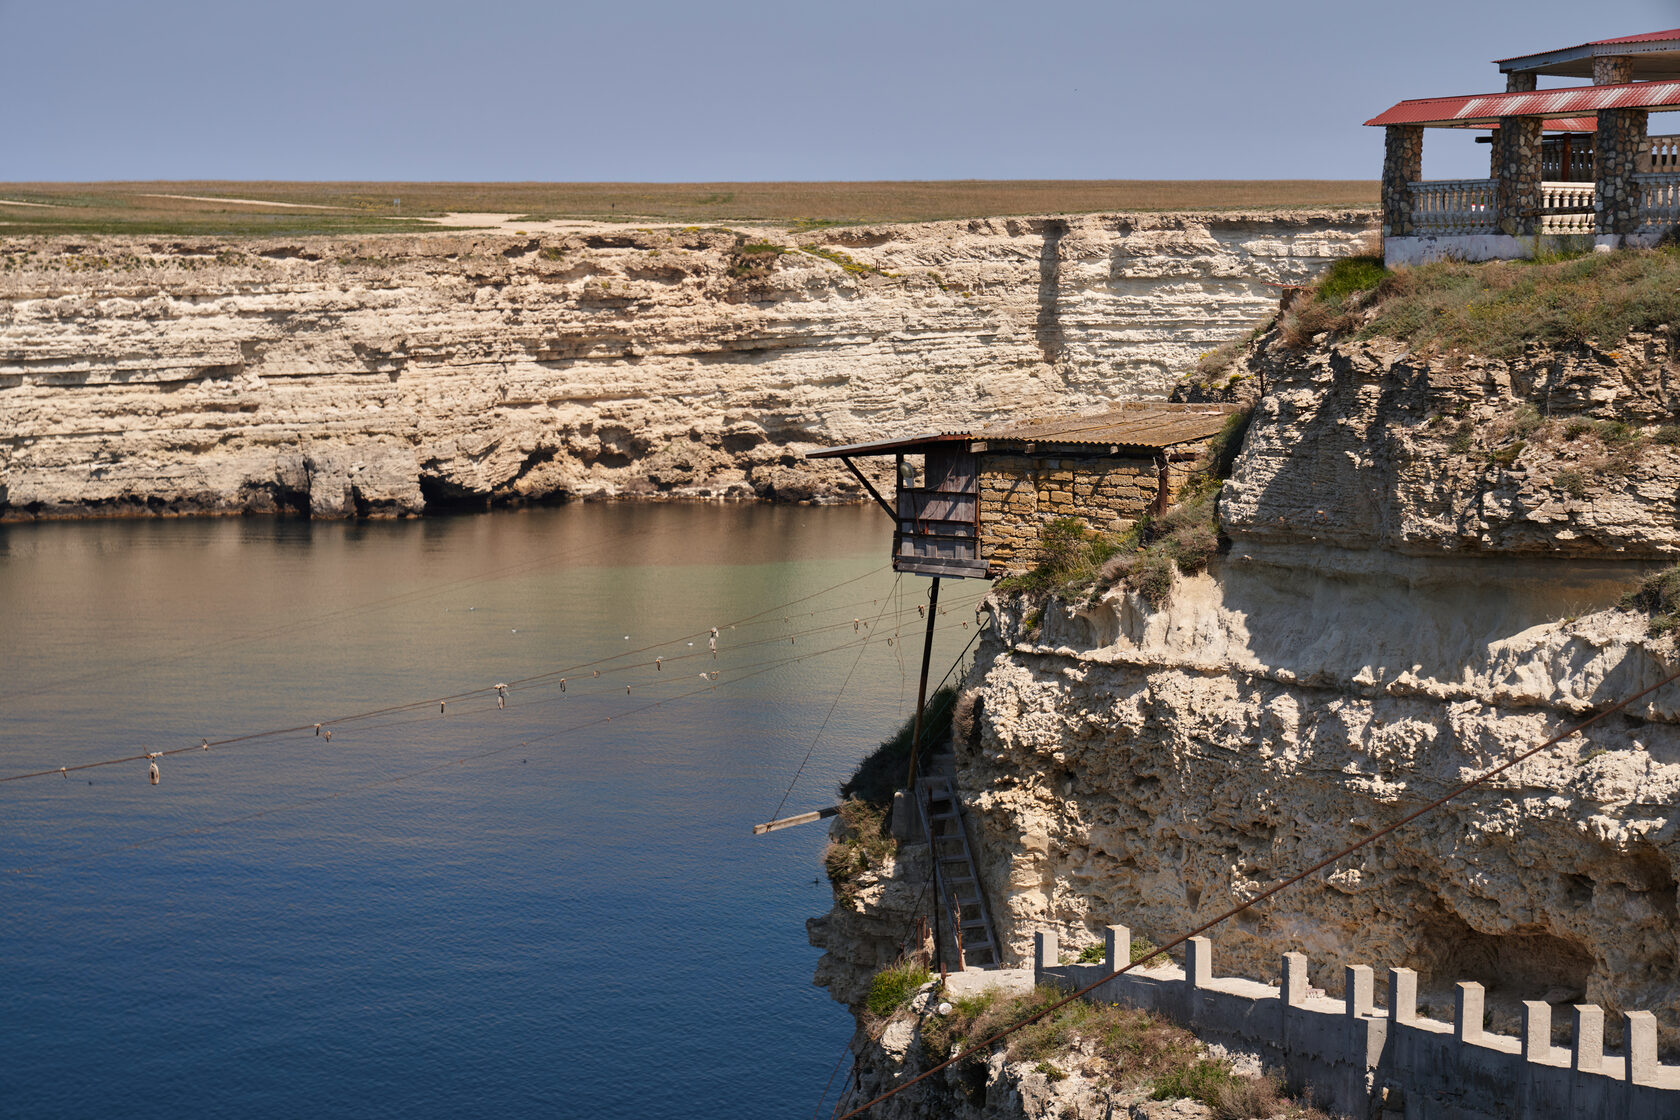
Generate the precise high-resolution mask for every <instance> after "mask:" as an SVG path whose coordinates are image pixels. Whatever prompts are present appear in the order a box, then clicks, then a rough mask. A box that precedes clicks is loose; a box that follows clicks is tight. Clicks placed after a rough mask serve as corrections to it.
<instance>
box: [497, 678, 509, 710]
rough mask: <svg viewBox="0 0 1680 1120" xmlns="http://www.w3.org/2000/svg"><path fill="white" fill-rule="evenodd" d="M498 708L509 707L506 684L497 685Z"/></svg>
mask: <svg viewBox="0 0 1680 1120" xmlns="http://www.w3.org/2000/svg"><path fill="white" fill-rule="evenodd" d="M496 707H498V708H505V707H507V685H505V684H497V685H496Z"/></svg>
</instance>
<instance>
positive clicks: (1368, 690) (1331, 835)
mask: <svg viewBox="0 0 1680 1120" xmlns="http://www.w3.org/2000/svg"><path fill="white" fill-rule="evenodd" d="M1671 355H1672V351H1671V349H1670V342H1669V340H1668V339H1666V338H1665V337H1652V338H1639V337H1636V338H1633V339H1629V340H1627V341H1626V342H1625V343H1623V344H1622V345H1621V346H1620V347H1618V348H1616V349H1599V348H1596V347H1592V346H1581V347H1577V348H1573V349H1569V350H1566V351H1540V350H1536V351H1534V352H1533V353H1531V354H1530V355H1529V356H1528V358H1527V359H1525V360H1521V361H1513V362H1509V363H1494V362H1484V361H1480V360H1477V359H1473V358H1463V357H1458V358H1449V359H1427V358H1423V357H1419V356H1416V355H1412V354H1410V353H1408V352H1406V351H1404V350H1403V349H1401V348H1399V347H1398V346H1394V345H1391V344H1387V343H1383V342H1380V341H1375V340H1373V341H1369V342H1355V343H1347V344H1337V345H1333V346H1332V345H1328V344H1321V345H1319V346H1317V347H1315V348H1313V349H1311V350H1309V351H1308V352H1307V353H1305V354H1291V353H1288V352H1285V351H1283V350H1281V349H1279V348H1278V347H1276V346H1275V345H1270V344H1263V345H1262V346H1261V348H1260V349H1259V351H1257V352H1256V353H1255V354H1254V355H1253V356H1252V357H1251V358H1250V360H1249V361H1248V363H1247V364H1246V365H1245V366H1244V367H1243V369H1244V371H1245V373H1246V375H1248V378H1247V379H1248V382H1249V383H1252V384H1254V385H1256V386H1258V385H1261V384H1263V385H1264V393H1263V394H1262V395H1261V396H1260V398H1259V400H1258V405H1257V408H1256V411H1255V416H1254V421H1253V426H1252V428H1251V429H1250V432H1249V435H1248V439H1247V443H1246V446H1245V449H1244V451H1243V453H1242V455H1241V457H1240V458H1239V459H1238V462H1237V465H1236V470H1235V474H1234V476H1233V477H1232V479H1231V480H1230V481H1229V482H1228V483H1227V484H1226V487H1225V491H1224V494H1223V495H1222V497H1221V499H1220V507H1219V508H1220V515H1221V521H1222V524H1223V527H1224V530H1225V532H1226V533H1227V534H1228V535H1229V538H1230V550H1229V552H1228V554H1227V555H1226V556H1225V557H1224V558H1223V559H1222V560H1221V561H1219V562H1218V563H1216V565H1215V567H1214V569H1213V570H1212V571H1211V572H1210V573H1208V574H1204V575H1200V576H1196V577H1190V578H1186V577H1183V576H1180V577H1178V579H1177V582H1176V586H1175V588H1174V591H1173V594H1172V597H1171V598H1170V600H1169V601H1168V602H1167V603H1166V604H1165V605H1163V606H1162V607H1160V608H1156V607H1152V606H1151V605H1150V604H1148V603H1147V602H1145V601H1143V600H1142V599H1140V598H1139V597H1138V596H1136V595H1134V594H1132V593H1130V592H1128V591H1126V590H1125V589H1124V588H1123V587H1120V588H1112V589H1109V590H1107V591H1104V592H1103V593H1101V594H1099V595H1097V596H1095V597H1094V598H1091V599H1087V598H1086V597H1085V596H1083V595H1081V596H1080V597H1079V598H1078V600H1077V601H1076V602H1072V603H1068V602H1062V601H1058V600H1052V601H1051V602H1050V603H1049V604H1048V605H1046V606H1044V607H1042V608H1039V607H1038V606H1036V605H1034V604H1030V603H1026V602H1022V601H1017V600H1011V599H1008V598H1002V599H999V600H997V601H996V603H995V612H996V614H997V616H998V620H999V625H998V627H997V629H996V630H995V631H994V632H993V633H992V634H989V635H988V636H987V638H986V639H985V642H986V645H985V646H984V648H983V649H982V652H981V655H980V658H979V662H978V665H977V668H976V669H975V671H974V673H973V675H972V676H971V677H970V680H969V682H968V688H969V691H968V693H967V697H966V705H967V708H966V710H964V711H960V712H959V717H960V718H959V720H958V726H959V728H969V729H971V730H970V731H969V732H968V733H967V734H966V735H964V736H960V738H959V742H958V744H957V751H958V753H957V778H958V784H959V786H960V789H961V792H962V798H963V801H964V804H965V813H966V816H967V819H968V821H969V826H970V829H971V840H972V841H973V842H974V843H975V846H976V847H977V849H978V858H979V859H980V861H981V863H982V865H983V869H984V870H983V875H984V877H985V879H986V889H987V895H988V899H989V900H990V901H991V904H992V911H993V914H994V917H995V920H996V921H997V923H998V925H999V932H1000V934H1001V936H1002V939H1003V940H1004V941H1005V942H1006V943H1007V945H1008V946H1009V949H1010V952H1011V955H1012V957H1013V959H1014V960H1016V961H1020V960H1024V959H1027V956H1028V954H1029V953H1030V949H1031V935H1032V932H1033V931H1034V930H1036V929H1046V928H1047V929H1053V930H1056V931H1058V932H1059V933H1060V935H1061V936H1062V939H1063V941H1064V943H1071V944H1073V945H1075V946H1077V945H1081V944H1089V943H1092V942H1095V941H1098V940H1100V936H1101V934H1100V931H1101V929H1102V928H1103V926H1105V925H1106V924H1108V923H1110V922H1120V923H1124V924H1126V925H1129V926H1131V927H1132V928H1133V929H1135V930H1137V931H1138V932H1139V933H1140V934H1142V935H1143V936H1146V937H1148V938H1150V939H1152V940H1154V941H1156V942H1164V941H1165V940H1167V939H1170V938H1173V937H1176V936H1178V935H1179V934H1181V933H1183V932H1185V931H1187V930H1189V929H1191V928H1193V927H1195V926H1196V925H1198V924H1200V923H1201V922H1204V921H1207V920H1209V919H1211V918H1213V917H1214V916H1216V915H1218V914H1221V913H1223V912H1224V911H1225V910H1227V909H1229V908H1231V907H1232V906H1234V905H1236V904H1238V903H1240V902H1243V901H1246V900H1248V899H1251V898H1253V897H1255V896H1256V895H1257V894H1258V893H1259V892H1261V891H1262V890H1264V889H1265V888H1266V887H1268V886H1270V885H1271V884H1273V883H1274V882H1277V881H1278V880H1281V879H1283V878H1285V877H1287V876H1288V875H1290V874H1292V873H1293V872H1295V871H1297V870H1299V869H1301V868H1304V867H1306V866H1309V865H1310V864H1312V863H1314V862H1316V861H1317V860H1319V859H1321V858H1323V857H1324V856H1326V855H1329V854H1330V853H1332V852H1335V851H1337V850H1338V849H1340V848H1341V847H1343V846H1344V845H1346V844H1348V843H1351V842H1352V841H1354V840H1356V839H1358V838H1360V837H1362V836H1365V835H1368V834H1370V833H1372V832H1374V831H1376V830H1378V829H1380V828H1382V827H1384V826H1385V825H1387V824H1389V823H1391V822H1394V821H1396V820H1398V819H1399V818H1400V817H1402V816H1404V815H1406V814H1408V813H1409V812H1411V811H1413V810H1415V809H1417V808H1419V807H1420V806H1422V805H1424V804H1426V803H1427V802H1429V801H1431V800H1433V799H1435V798H1437V797H1439V796H1440V795H1442V794H1444V793H1446V792H1447V791H1449V790H1451V789H1453V788H1454V787H1456V786H1457V785H1459V784H1460V783H1461V782H1464V781H1466V780H1467V779H1469V778H1471V777H1473V776H1476V775H1478V774H1481V773H1484V772H1486V771H1488V770H1491V769H1492V768H1494V767H1496V766H1498V765H1500V764H1501V763H1503V762H1505V761H1507V760H1509V759H1510V758H1511V757H1512V756H1513V755H1514V754H1515V753H1517V752H1519V751H1521V750H1523V749H1525V748H1527V747H1528V746H1531V745H1533V744H1536V743H1539V742H1542V741H1544V740H1545V739H1547V738H1548V737H1550V736H1553V735H1555V734H1558V733H1560V732H1563V731H1566V730H1568V729H1569V728H1570V727H1572V726H1574V725H1575V724H1576V723H1579V722H1580V721H1582V720H1584V719H1586V718H1587V717H1588V716H1591V715H1594V714H1596V713H1600V712H1603V711H1604V710H1605V709H1607V708H1609V707H1610V706H1611V705H1613V704H1614V703H1616V702H1618V701H1621V700H1622V699H1624V698H1626V697H1629V696H1631V695H1633V694H1634V693H1637V692H1639V691H1640V690H1642V689H1645V688H1647V687H1648V686H1651V685H1653V684H1657V683H1658V682H1660V681H1663V680H1665V679H1666V678H1668V677H1669V676H1670V675H1671V674H1674V673H1675V672H1676V671H1680V654H1677V652H1676V645H1675V641H1674V639H1673V638H1672V637H1671V636H1652V635H1651V634H1650V633H1649V632H1648V628H1647V627H1648V620H1647V619H1646V618H1645V617H1644V616H1643V615H1638V614H1632V613H1627V612H1624V611H1622V610H1619V609H1615V604H1616V602H1617V600H1618V599H1619V598H1620V596H1621V595H1622V593H1623V592H1625V591H1626V590H1627V589H1628V588H1629V587H1630V586H1631V585H1633V584H1634V583H1635V582H1637V580H1638V579H1639V578H1640V577H1641V576H1642V575H1643V574H1644V573H1646V572H1649V571H1650V570H1652V569H1653V567H1655V566H1657V565H1659V564H1661V563H1667V562H1670V561H1671V560H1672V558H1673V557H1674V555H1675V554H1676V552H1680V537H1677V536H1676V532H1677V530H1676V526H1677V525H1680V491H1677V480H1680V456H1677V455H1676V453H1675V450H1674V442H1673V441H1672V439H1671V438H1670V437H1671V436H1672V435H1673V434H1674V432H1675V431H1676V429H1674V428H1672V427H1670V426H1668V424H1667V422H1668V421H1669V420H1671V419H1672V417H1673V412H1672V410H1671V397H1670V393H1671V392H1672V388H1671V387H1672V385H1673V362H1672V357H1671ZM1677 804H1680V686H1677V685H1674V684H1669V685H1665V686H1663V687H1662V688H1660V689H1658V690H1657V691H1655V692H1652V693H1651V694H1650V695H1647V696H1645V697H1643V698H1641V699H1639V700H1637V701H1635V702H1634V703H1633V704H1632V705H1631V706H1629V707H1627V708H1626V709H1625V710H1623V711H1620V712H1616V713H1614V714H1610V715H1608V716H1606V717H1604V718H1603V719H1601V720H1599V721H1598V722H1597V723H1595V724H1594V725H1593V726H1591V727H1590V728H1588V729H1587V730H1586V731H1584V732H1583V733H1581V734H1578V735H1575V736H1572V737H1570V738H1568V739H1566V740H1564V741H1563V742H1561V743H1559V744H1558V745H1557V746H1555V747H1553V748H1551V749H1549V750H1547V751H1545V752H1543V753H1541V754H1539V755H1537V756H1535V757H1534V758H1532V759H1530V760H1528V761H1525V762H1523V763H1521V764H1519V765H1517V766H1515V767H1513V768H1511V769H1509V770H1506V771H1505V772H1503V773H1502V774H1500V775H1498V776H1497V777H1496V778H1494V779H1493V780H1491V781H1489V782H1487V783H1486V784H1484V785H1481V786H1479V787H1477V788H1476V789H1474V790H1472V791H1470V792H1469V793H1466V794H1464V795H1463V796H1460V797H1457V798H1456V799H1454V800H1453V801H1451V802H1449V803H1448V804H1446V805H1445V806H1443V807H1442V808H1440V809H1438V810H1436V811H1434V812H1432V813H1431V814H1430V815H1428V816H1425V817H1423V818H1421V819H1420V820H1418V821H1416V822H1414V823H1413V824H1411V825H1408V826H1407V827H1405V828H1404V829H1402V830H1400V831H1398V832H1396V833H1394V834H1392V835H1391V836H1389V837H1387V838H1385V839H1383V840H1382V841H1380V842H1378V843H1376V844H1374V845H1373V846H1371V847H1369V848H1367V849H1365V850H1363V851H1361V852H1359V853H1357V854H1355V855H1354V856H1351V857H1348V858H1347V859H1345V860H1344V861H1342V862H1341V863H1339V864H1338V865H1337V866H1336V867H1334V868H1333V869H1332V870H1330V871H1328V872H1325V873H1323V874H1321V875H1320V876H1318V877H1316V878H1314V879H1312V880H1309V881H1306V882H1303V883H1301V884H1299V885H1298V886H1296V887H1293V888H1291V889H1289V890H1288V891H1286V892H1284V893H1283V894H1280V895H1278V896H1276V897H1275V898H1272V899H1270V900H1268V901H1267V902H1265V903H1264V904H1263V905H1261V906H1258V907H1256V908H1255V909H1254V910H1250V911H1247V912H1245V913H1243V914H1241V915H1239V916H1238V917H1236V918H1235V919H1232V920H1230V921H1227V922H1225V923H1224V924H1222V925H1220V926H1218V927H1216V928H1215V929H1214V930H1212V931H1211V932H1210V934H1209V936H1210V937H1212V938H1213V941H1214V945H1215V949H1216V952H1217V956H1218V960H1219V961H1220V962H1221V963H1220V969H1221V971H1222V972H1224V973H1227V974H1230V975H1240V976H1247V977H1250V978H1253V979H1257V980H1264V981H1270V982H1275V981H1276V979H1277V969H1278V960H1279V957H1280V955H1281V954H1282V953H1284V952H1288V951H1301V952H1304V953H1306V954H1307V955H1308V958H1309V959H1310V960H1311V961H1312V962H1313V967H1314V969H1315V972H1314V975H1313V977H1312V980H1313V983H1314V984H1316V985H1318V986H1320V987H1322V988H1323V989H1324V990H1325V991H1327V992H1329V993H1331V994H1332V995H1337V994H1340V993H1341V990H1342V983H1343V976H1342V972H1341V967H1340V966H1341V965H1342V964H1346V963H1363V964H1370V965H1373V966H1376V967H1377V969H1378V976H1379V977H1381V976H1382V975H1383V969H1385V968H1387V967H1394V966H1403V967H1409V968H1413V969H1416V970H1417V971H1418V972H1419V973H1420V974H1421V977H1422V1006H1423V1008H1424V1010H1425V1013H1426V1014H1432V1015H1434V1016H1435V1017H1438V1018H1450V1017H1451V1009H1452V986H1453V985H1454V984H1456V983H1457V982H1458V981H1462V980H1474V981H1479V982H1481V983H1482V984H1484V985H1486V986H1487V988H1488V991H1489V1008H1490V1013H1489V1023H1490V1025H1491V1026H1492V1027H1493V1028H1495V1029H1498V1030H1501V1031H1504V1032H1506V1033H1514V1032H1515V1031H1516V1029H1517V1027H1518V1019H1517V1016H1518V1013H1519V1009H1520V1001H1522V1000H1543V1001H1545V1002H1547V1003H1550V1004H1553V1005H1555V1006H1556V1008H1557V1013H1556V1014H1555V1015H1554V1019H1553V1021H1554V1024H1555V1031H1556V1034H1555V1038H1556V1040H1557V1041H1558V1042H1559V1043H1562V1042H1564V1041H1566V1039H1567V1035H1568V1031H1569V1026H1568V1024H1569V1022H1570V1020H1571V1014H1570V1011H1569V1006H1568V1005H1570V1004H1573V1003H1576V1002H1591V1003H1597V1004H1600V1005H1602V1006H1603V1007H1604V1008H1605V1009H1606V1010H1607V1011H1609V1012H1611V1013H1612V1015H1611V1019H1612V1020H1614V1019H1615V1018H1616V1016H1615V1015H1614V1013H1615V1012H1620V1011H1631V1010H1640V1009H1646V1010H1651V1011H1653V1012H1655V1013H1656V1015H1657V1016H1658V1019H1659V1023H1660V1031H1661V1038H1662V1044H1663V1049H1664V1052H1665V1054H1667V1055H1668V1058H1667V1060H1670V1061H1672V1060H1673V1056H1674V1055H1675V1053H1676V1052H1677V1050H1680V998H1677V997H1680V909H1677V902H1676V898H1677V891H1680V887H1677V882H1680V811H1677V809H1676V805H1677ZM1378 988H1379V990H1378V997H1379V1002H1381V1000H1382V998H1383V997H1384V993H1383V992H1382V991H1381V981H1380V980H1379V984H1378ZM1611 1033H1612V1036H1613V1038H1612V1045H1615V1044H1617V1042H1616V1041H1615V1039H1614V1035H1615V1034H1616V1030H1615V1029H1613V1030H1612V1032H1611Z"/></svg>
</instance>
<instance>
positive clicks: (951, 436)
mask: <svg viewBox="0 0 1680 1120" xmlns="http://www.w3.org/2000/svg"><path fill="white" fill-rule="evenodd" d="M973 438H974V435H973V433H972V432H925V433H923V434H922V435H919V436H901V437H899V438H898V439H884V440H879V441H877V442H875V443H848V444H846V445H844V446H842V447H826V448H824V449H823V450H821V451H807V452H806V453H805V458H807V459H843V458H849V457H851V456H854V455H859V456H861V455H881V454H885V453H886V452H888V451H913V450H916V449H918V448H921V447H923V446H928V447H931V446H933V445H935V444H940V443H967V442H968V441H969V440H971V439H973Z"/></svg>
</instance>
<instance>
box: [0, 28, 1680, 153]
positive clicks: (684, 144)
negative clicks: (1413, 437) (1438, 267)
mask: <svg viewBox="0 0 1680 1120" xmlns="http://www.w3.org/2000/svg"><path fill="white" fill-rule="evenodd" d="M1675 26H1680V3H1676V2H1674V0H1667V2H1658V0H1598V2H1597V3H1592V4H1582V3H1580V2H1579V0H1576V2H1573V3H1565V2H1563V0H1526V2H1504V3H1477V2H1475V0H1470V2H1466V0H1411V2H1408V3H1405V4H1402V5H1398V6H1396V5H1390V4H1377V3H1369V2H1365V0H1352V2H1349V0H1333V2H1332V0H1272V2H1257V0H1243V2H1230V0H1208V2H1202V3H1196V2H1187V0H1179V2H1177V3H1174V2H1172V0H1151V2H1148V3H1139V2H1132V0H1036V2H1033V3H1015V4H1004V3H998V2H996V0H964V2H962V3H956V2H936V0H848V2H846V3H834V2H830V3H809V2H803V0H715V2H712V3H701V2H693V0H684V2H674V0H598V2H593V3H588V4H578V3H567V2H561V3H535V2H526V0H481V2H478V3H464V2H461V0H451V2H444V0H406V2H404V3H396V2H394V0H291V2H289V3H284V4H277V3H270V4H262V5H257V4H250V3H243V2H241V0H152V2H149V3H143V2H135V0H120V2H119V0H0V43H4V44H5V54H6V59H5V63H4V65H0V104H4V105H5V106H6V108H7V112H6V123H5V129H4V141H3V142H0V180H5V181H19V180H66V179H67V180H92V179H394V180H548V181H568V180H569V181H581V180H635V181H703V180H781V179H789V180H801V179H803V180H827V179H958V178H976V179H1282V178H1325V179H1370V178H1375V177H1376V176H1377V174H1378V173H1379V170H1380V163H1381V151H1382V141H1381V133H1380V131H1379V130H1377V129H1368V128H1363V127H1361V124H1360V122H1362V121H1363V120H1365V119H1366V118H1368V117H1370V116H1373V115H1374V114H1376V113H1377V112H1379V111H1381V110H1382V109H1384V108H1386V107H1388V106H1389V105H1390V104H1392V103H1393V102H1395V101H1397V100H1400V99H1401V98H1404V97H1420V96H1428V95H1433V94H1449V93H1472V92H1483V91H1489V90H1495V89H1502V88H1503V84H1502V81H1501V78H1500V75H1499V74H1498V72H1497V71H1496V70H1495V68H1494V67H1493V66H1491V65H1489V64H1488V60H1489V59H1492V58H1495V57H1501V56H1507V55H1512V54H1520V53H1525V52H1529V51H1536V50H1544V49H1548V48H1552V47H1560V46H1566V45H1569V44H1573V43H1578V42H1582V41H1585V40H1588V39H1599V38H1606V37H1609V36H1615V35H1626V34H1633V33H1637V32H1642V31H1654V30H1661V29H1664V28H1669V27H1675ZM1663 130H1664V131H1670V129H1663ZM1672 131H1680V127H1676V128H1674V129H1672ZM1439 136H1440V134H1439V133H1431V134H1430V137H1429V141H1430V142H1426V145H1425V160H1426V165H1425V171H1426V174H1428V175H1429V176H1431V177H1435V178H1439V177H1447V176H1457V175H1485V174H1487V170H1486V168H1487V157H1486V154H1485V153H1486V150H1487V149H1486V148H1485V147H1482V148H1479V149H1478V148H1472V147H1471V146H1469V145H1468V143H1467V142H1464V138H1462V137H1454V138H1448V139H1446V140H1440V139H1438V137H1439Z"/></svg>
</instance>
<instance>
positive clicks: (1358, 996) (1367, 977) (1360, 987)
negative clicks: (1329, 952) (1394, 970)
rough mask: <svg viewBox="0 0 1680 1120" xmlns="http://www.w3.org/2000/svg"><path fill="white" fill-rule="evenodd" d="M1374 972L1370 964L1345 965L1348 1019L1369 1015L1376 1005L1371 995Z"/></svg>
mask: <svg viewBox="0 0 1680 1120" xmlns="http://www.w3.org/2000/svg"><path fill="white" fill-rule="evenodd" d="M1374 979H1375V974H1374V973H1373V972H1372V971H1371V966H1370V965H1365V964H1350V965H1348V967H1347V1014H1348V1018H1350V1019H1357V1018H1359V1017H1360V1016H1361V1015H1369V1014H1370V1013H1371V1009H1372V1008H1373V1007H1375V1006H1376V999H1375V997H1374V996H1373V994H1372V993H1373V991H1374V984H1373V981H1374Z"/></svg>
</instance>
